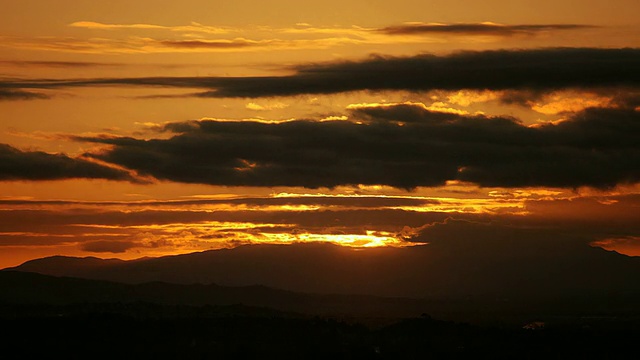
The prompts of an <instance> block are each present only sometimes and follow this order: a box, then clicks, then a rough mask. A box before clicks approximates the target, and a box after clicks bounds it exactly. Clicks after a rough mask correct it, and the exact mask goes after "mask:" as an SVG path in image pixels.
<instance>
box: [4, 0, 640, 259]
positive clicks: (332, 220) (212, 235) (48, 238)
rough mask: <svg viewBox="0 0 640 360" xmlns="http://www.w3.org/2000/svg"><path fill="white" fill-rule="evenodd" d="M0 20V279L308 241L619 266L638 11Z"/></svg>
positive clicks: (586, 0)
mask: <svg viewBox="0 0 640 360" xmlns="http://www.w3.org/2000/svg"><path fill="white" fill-rule="evenodd" d="M0 2H1V3H2V9H3V11H2V12H0V268H4V267H8V266H15V265H18V264H20V263H22V262H24V261H26V260H29V259H34V258H39V257H43V256H50V255H56V254H61V255H72V256H96V257H101V258H113V257H116V258H121V259H135V258H140V257H145V256H162V255H169V254H182V253H189V252H195V251H203V250H209V249H219V248H229V247H235V246H238V245H242V244H249V243H295V242H314V241H320V242H331V243H336V244H342V245H346V246H351V247H354V248H358V247H375V246H395V247H408V246H429V245H430V244H433V243H435V242H449V243H452V244H453V243H460V244H463V245H464V246H463V247H462V248H461V250H459V251H469V252H473V251H475V250H476V249H477V248H485V247H489V246H492V247H495V249H493V250H492V251H501V248H500V244H502V243H503V242H504V241H506V242H518V241H521V242H523V243H525V242H535V241H554V242H557V243H558V244H563V243H569V242H570V243H572V244H573V243H580V244H583V245H584V246H600V247H603V248H605V249H608V250H615V251H618V252H620V253H623V254H627V255H636V256H640V185H639V184H640V17H639V16H638V14H640V2H639V1H637V0H608V1H600V0H597V1H596V0H553V1H551V0H535V1H534V0H530V1H525V0H516V1H514V0H486V1H470V0H468V1H467V0H460V1H444V0H396V1H382V0H368V1H364V0H357V1H344V0H341V1H337V0H325V1H321V2H313V1H308V2H300V1H292V0H275V1H253V0H251V1H249V0H234V1H230V0H229V1H227V0H220V1H204V0H183V1H166V0H154V1H151V0H138V1H130V0H129V1H124V0H111V1H81V0H57V1H47V0H20V1H18V0H15V1H14V0H0ZM486 239H492V240H500V241H487V242H486V243H485V240H486ZM470 240H477V241H470ZM567 256H570V254H567Z"/></svg>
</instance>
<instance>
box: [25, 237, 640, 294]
mask: <svg viewBox="0 0 640 360" xmlns="http://www.w3.org/2000/svg"><path fill="white" fill-rule="evenodd" d="M500 246H502V248H501V249H504V248H506V249H507V250H502V251H496V250H495V249H496V248H498V247H497V246H495V247H492V246H488V247H487V248H486V249H485V248H483V247H476V248H475V249H473V248H472V249H471V250H465V249H466V248H465V247H456V246H451V245H447V246H441V245H440V244H438V243H436V244H433V245H423V246H415V247H411V248H368V249H357V250H356V249H351V248H346V247H341V246H337V245H331V244H294V245H246V246H240V247H237V248H233V249H222V250H211V251H205V252H198V253H191V254H184V255H174V256H165V257H159V258H145V259H139V260H133V261H122V260H117V259H109V260H101V259H97V258H73V257H60V256H56V257H50V258H43V259H37V260H32V261H28V262H25V263H24V264H22V265H20V266H18V267H15V268H13V270H18V271H28V272H36V273H42V274H49V275H56V276H71V277H79V278H87V279H96V280H109V281H116V282H122V283H130V284H140V283H146V282H153V281H161V282H167V283H176V284H196V283H200V284H211V283H215V284H219V285H224V286H250V285H264V286H266V287H269V288H278V289H285V290H290V291H295V292H304V293H322V294H363V295H374V296H386V297H408V298H430V299H468V298H474V299H496V298H505V299H528V300H531V299H540V300H544V301H546V300H550V299H558V298H572V297H583V296H594V295H605V294H609V295H611V294H612V295H616V294H638V293H640V282H638V281H637V279H639V278H640V259H638V258H633V257H628V256H625V255H620V254H618V253H614V252H609V251H606V250H603V249H601V248H594V247H589V246H586V245H582V244H580V245H579V246H578V245H563V246H559V245H557V244H553V243H551V242H545V243H541V244H539V245H535V247H533V246H531V245H528V244H523V245H520V244H507V245H504V244H501V245H500ZM507 246H508V247H507Z"/></svg>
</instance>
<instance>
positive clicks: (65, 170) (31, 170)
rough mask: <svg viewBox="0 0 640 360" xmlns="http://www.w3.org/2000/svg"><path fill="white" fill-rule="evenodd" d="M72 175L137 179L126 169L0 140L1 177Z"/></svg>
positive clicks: (21, 177) (9, 178) (32, 177)
mask: <svg viewBox="0 0 640 360" xmlns="http://www.w3.org/2000/svg"><path fill="white" fill-rule="evenodd" d="M71 178H84V179H108V180H124V181H132V182H140V181H139V180H137V179H135V178H133V177H132V176H131V174H129V172H127V171H125V170H120V169H115V168H112V167H108V166H103V165H100V164H97V163H95V162H91V161H88V160H84V159H80V158H71V157H68V156H66V155H64V154H49V153H45V152H42V151H21V150H19V149H16V148H14V147H12V146H10V145H7V144H0V181H2V180H60V179H71Z"/></svg>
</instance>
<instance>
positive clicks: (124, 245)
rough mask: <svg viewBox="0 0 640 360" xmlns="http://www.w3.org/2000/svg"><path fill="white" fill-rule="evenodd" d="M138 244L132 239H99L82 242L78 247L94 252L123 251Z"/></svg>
mask: <svg viewBox="0 0 640 360" xmlns="http://www.w3.org/2000/svg"><path fill="white" fill-rule="evenodd" d="M138 246H140V244H138V243H135V242H132V241H117V240H116V241H111V240H100V241H91V242H87V243H84V244H82V245H81V247H80V248H81V249H82V250H84V251H88V252H94V253H123V252H126V251H127V250H129V249H131V248H134V247H138Z"/></svg>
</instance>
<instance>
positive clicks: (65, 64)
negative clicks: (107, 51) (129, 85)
mask: <svg viewBox="0 0 640 360" xmlns="http://www.w3.org/2000/svg"><path fill="white" fill-rule="evenodd" d="M0 65H10V66H19V67H52V68H86V67H102V66H109V67H111V66H122V64H119V63H102V62H87V61H28V60H2V61H0Z"/></svg>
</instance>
